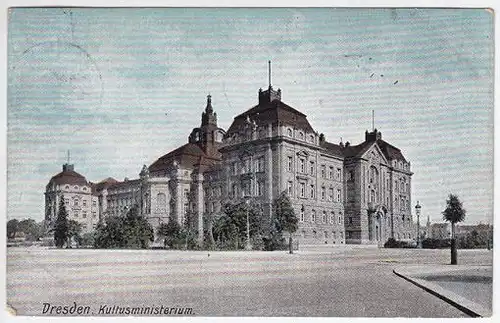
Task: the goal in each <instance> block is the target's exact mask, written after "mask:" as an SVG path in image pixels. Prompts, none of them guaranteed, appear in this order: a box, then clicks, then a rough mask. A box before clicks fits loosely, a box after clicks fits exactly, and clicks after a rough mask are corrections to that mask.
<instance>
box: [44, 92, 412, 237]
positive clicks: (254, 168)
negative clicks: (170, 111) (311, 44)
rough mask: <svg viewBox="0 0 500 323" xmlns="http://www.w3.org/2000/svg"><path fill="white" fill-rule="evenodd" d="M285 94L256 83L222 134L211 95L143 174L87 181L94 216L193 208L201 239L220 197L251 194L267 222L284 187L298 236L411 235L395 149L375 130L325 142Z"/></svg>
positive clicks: (179, 214)
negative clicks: (249, 101) (175, 143)
mask: <svg viewBox="0 0 500 323" xmlns="http://www.w3.org/2000/svg"><path fill="white" fill-rule="evenodd" d="M281 96H282V93H281V90H280V89H278V90H277V91H276V90H274V89H273V87H272V86H271V85H269V87H268V89H266V90H262V89H260V90H259V92H258V103H257V104H256V105H255V106H253V107H251V108H250V109H248V110H246V111H245V112H243V113H241V114H239V115H237V116H236V117H235V118H234V120H233V122H232V124H231V125H230V127H229V128H228V130H227V132H226V131H224V130H223V129H222V128H219V127H218V125H217V114H216V113H215V112H214V109H213V107H212V102H211V97H210V96H208V98H207V105H206V108H205V111H204V112H203V113H202V116H201V125H200V126H199V127H197V128H194V129H193V130H192V132H191V134H190V135H189V137H188V143H186V144H185V145H183V146H181V147H179V148H177V149H175V150H173V151H171V152H169V153H167V154H166V155H164V156H162V157H160V158H159V159H158V160H156V161H155V162H154V163H152V164H151V165H150V166H149V167H147V166H144V167H143V168H142V170H141V172H140V174H139V179H135V180H125V181H123V182H118V181H116V180H114V179H112V178H108V179H106V180H104V181H102V182H100V183H97V184H90V187H91V188H92V190H91V192H92V194H93V195H92V196H93V197H92V198H94V196H95V200H97V201H98V202H97V203H98V208H97V209H98V212H99V216H100V218H104V217H105V216H106V215H120V214H124V213H125V212H126V210H127V209H128V208H129V207H131V206H132V205H133V204H137V205H139V206H140V209H141V212H142V214H144V216H146V217H147V218H148V219H149V221H150V222H151V223H152V224H153V225H154V226H158V225H159V224H160V223H162V222H167V221H169V220H170V219H172V220H175V221H178V222H179V223H180V224H183V223H184V222H185V219H186V217H188V215H189V219H190V220H191V222H192V224H193V225H194V226H195V227H196V228H197V229H198V232H199V238H200V239H201V238H202V237H203V219H204V217H205V216H207V215H211V216H217V215H219V214H220V213H221V209H222V207H223V205H225V203H228V202H231V203H237V202H242V201H247V202H249V203H252V204H254V205H255V206H257V207H259V208H260V209H261V210H262V213H263V215H264V217H263V218H264V219H266V218H269V216H271V213H272V203H273V201H274V200H275V199H276V198H277V197H278V195H279V194H280V193H281V192H283V191H286V192H287V194H288V196H289V197H290V198H291V201H292V204H293V207H294V209H295V212H296V214H297V216H298V218H299V230H298V231H297V232H296V235H297V238H298V239H299V241H301V243H306V244H308V243H318V244H343V243H356V244H359V243H362V244H377V243H383V242H385V241H386V240H387V239H388V238H389V237H394V238H396V239H411V238H413V237H414V235H415V232H413V231H414V230H413V229H414V226H413V221H412V215H411V176H412V174H413V173H412V172H411V169H410V163H409V162H408V161H407V160H406V159H405V157H404V156H403V154H402V153H401V151H400V150H399V149H398V148H396V147H394V146H392V145H390V144H389V143H388V142H386V141H384V140H383V139H382V134H381V132H379V131H377V130H376V129H374V130H373V131H372V132H368V131H367V132H366V133H365V141H364V142H362V143H360V144H358V145H351V144H349V142H346V143H345V144H344V143H342V142H341V143H339V144H335V143H331V142H328V141H327V140H326V139H325V136H324V135H323V134H320V133H318V131H316V130H315V129H314V128H313V127H312V126H311V124H310V123H309V121H308V120H307V116H306V115H305V114H304V113H302V112H300V111H298V110H297V109H295V108H293V107H291V106H289V105H287V104H286V103H284V102H283V101H282V98H281ZM46 194H49V193H48V192H47V193H46ZM89 194H90V193H89Z"/></svg>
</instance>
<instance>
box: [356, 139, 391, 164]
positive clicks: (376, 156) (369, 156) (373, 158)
mask: <svg viewBox="0 0 500 323" xmlns="http://www.w3.org/2000/svg"><path fill="white" fill-rule="evenodd" d="M361 158H363V159H366V160H368V161H370V162H371V163H372V164H375V165H378V164H386V165H389V162H388V161H387V159H386V158H385V156H384V153H383V152H382V150H381V149H380V147H379V146H378V145H377V143H376V142H374V143H373V144H372V145H371V146H370V148H368V149H367V150H366V152H365V153H364V154H363V155H362V156H361Z"/></svg>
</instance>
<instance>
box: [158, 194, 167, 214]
mask: <svg viewBox="0 0 500 323" xmlns="http://www.w3.org/2000/svg"><path fill="white" fill-rule="evenodd" d="M166 208H167V196H166V195H165V193H158V194H156V209H157V211H159V212H164V211H166Z"/></svg>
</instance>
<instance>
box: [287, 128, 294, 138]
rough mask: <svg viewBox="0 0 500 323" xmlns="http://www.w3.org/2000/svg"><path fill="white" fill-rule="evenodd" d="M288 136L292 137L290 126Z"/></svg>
mask: <svg viewBox="0 0 500 323" xmlns="http://www.w3.org/2000/svg"><path fill="white" fill-rule="evenodd" d="M288 137H293V131H292V129H290V128H288Z"/></svg>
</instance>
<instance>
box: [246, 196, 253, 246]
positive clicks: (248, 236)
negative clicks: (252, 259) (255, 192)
mask: <svg viewBox="0 0 500 323" xmlns="http://www.w3.org/2000/svg"><path fill="white" fill-rule="evenodd" d="M245 203H246V206H247V207H246V211H247V212H246V213H247V241H246V244H245V250H252V245H251V244H250V220H249V210H248V209H249V207H250V199H249V198H248V197H247V198H246V199H245Z"/></svg>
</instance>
